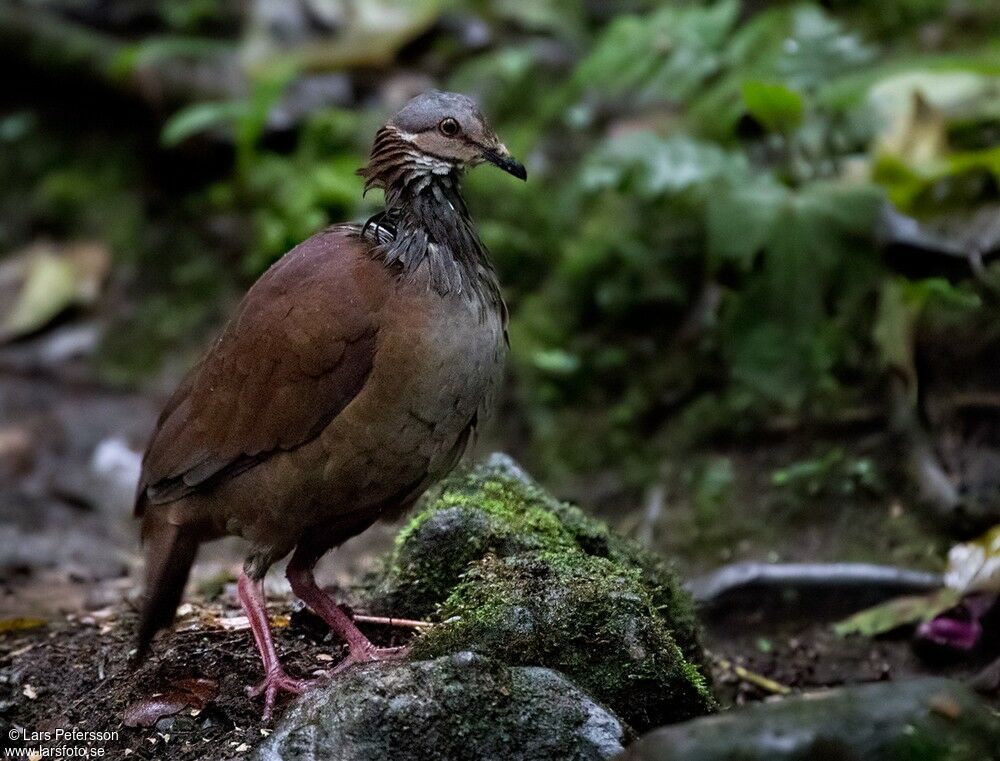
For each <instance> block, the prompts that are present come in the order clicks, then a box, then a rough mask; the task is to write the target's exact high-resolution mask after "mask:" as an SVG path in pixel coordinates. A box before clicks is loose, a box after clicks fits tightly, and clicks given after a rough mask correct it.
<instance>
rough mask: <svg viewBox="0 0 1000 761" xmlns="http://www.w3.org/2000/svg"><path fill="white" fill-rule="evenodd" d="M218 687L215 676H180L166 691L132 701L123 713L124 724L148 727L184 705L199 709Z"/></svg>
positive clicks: (176, 711)
mask: <svg viewBox="0 0 1000 761" xmlns="http://www.w3.org/2000/svg"><path fill="white" fill-rule="evenodd" d="M218 691H219V686H218V683H217V682H216V681H215V680H214V679H204V678H194V677H191V678H187V679H180V680H178V681H177V682H175V683H174V684H172V685H171V686H170V689H169V690H167V691H166V692H159V693H154V694H153V695H150V696H149V697H147V698H142V699H140V700H137V701H136V702H134V703H132V704H131V705H130V706H129V707H128V708H126V709H125V714H124V716H123V717H122V721H123V722H124V724H125V726H126V727H151V726H153V725H154V724H156V722H158V721H159V720H160V719H162V718H163V717H164V716H173V715H174V714H175V713H179V712H180V711H182V710H183V709H185V708H187V707H191V708H194V709H197V710H201V709H202V708H204V707H205V705H206V704H207V703H208V702H209V701H210V700H212V698H214V697H215V696H216V694H217V693H218Z"/></svg>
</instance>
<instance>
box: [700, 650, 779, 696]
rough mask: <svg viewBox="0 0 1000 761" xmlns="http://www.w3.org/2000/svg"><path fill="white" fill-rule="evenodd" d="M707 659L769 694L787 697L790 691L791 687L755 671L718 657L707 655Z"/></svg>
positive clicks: (713, 654) (712, 654)
mask: <svg viewBox="0 0 1000 761" xmlns="http://www.w3.org/2000/svg"><path fill="white" fill-rule="evenodd" d="M708 657H709V658H711V659H712V660H713V661H715V664H716V665H717V666H718V667H719V668H721V669H724V670H726V671H730V672H732V673H733V674H735V675H736V676H737V677H738V678H739V679H741V680H742V681H744V682H747V683H748V684H752V685H754V686H755V687H760V688H761V689H762V690H764V691H765V692H770V693H771V694H772V695H788V694H789V693H790V692H791V691H792V688H791V687H789V686H787V685H784V684H782V683H781V682H776V681H774V680H773V679H770V678H768V677H766V676H764V675H763V674H758V673H757V672H756V671H750V669H747V668H744V667H743V666H740V665H738V664H735V663H733V662H732V661H730V660H727V659H726V658H723V657H722V656H720V655H716V654H715V653H708Z"/></svg>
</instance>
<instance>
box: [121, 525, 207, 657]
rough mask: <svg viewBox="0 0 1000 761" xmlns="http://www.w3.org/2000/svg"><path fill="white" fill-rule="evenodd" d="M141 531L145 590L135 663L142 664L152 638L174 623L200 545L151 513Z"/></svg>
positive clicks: (181, 529)
mask: <svg viewBox="0 0 1000 761" xmlns="http://www.w3.org/2000/svg"><path fill="white" fill-rule="evenodd" d="M142 528H143V530H142V534H143V542H144V544H145V545H146V548H147V550H146V590H145V594H144V595H143V600H142V613H141V617H140V619H139V632H138V637H137V650H136V654H135V658H134V663H135V664H139V663H141V662H142V660H143V659H144V658H145V657H146V655H147V654H148V653H149V645H150V643H151V642H152V640H153V635H155V634H156V632H158V631H159V630H160V629H163V628H165V627H167V626H170V624H171V623H173V620H174V614H175V613H176V612H177V606H178V605H179V604H180V601H181V595H183V594H184V586H185V585H186V584H187V580H188V575H189V574H190V572H191V566H192V564H193V563H194V559H195V555H197V553H198V544H199V543H198V540H197V538H196V537H195V536H194V534H193V533H192V532H191V531H190V530H187V529H185V527H183V526H177V525H174V524H173V523H170V522H168V521H166V520H163V519H157V518H156V517H154V516H153V515H151V514H150V515H147V517H146V520H145V522H144V525H143V527H142Z"/></svg>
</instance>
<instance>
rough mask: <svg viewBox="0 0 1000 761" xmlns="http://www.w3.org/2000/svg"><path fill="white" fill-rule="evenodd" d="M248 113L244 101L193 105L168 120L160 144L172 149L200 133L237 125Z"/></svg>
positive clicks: (161, 134)
mask: <svg viewBox="0 0 1000 761" xmlns="http://www.w3.org/2000/svg"><path fill="white" fill-rule="evenodd" d="M247 111H248V106H247V104H246V103H245V102H243V101H222V102H214V103H193V104H192V105H190V106H186V107H184V108H182V109H180V110H179V111H177V112H176V113H175V114H174V115H173V116H171V117H170V118H169V119H168V120H167V123H166V124H164V125H163V130H162V131H161V132H160V142H161V143H163V145H165V146H166V147H168V148H171V147H173V146H175V145H178V144H180V143H182V142H184V141H185V140H187V139H188V138H189V137H191V136H192V135H196V134H198V133H199V132H204V131H206V130H209V129H212V128H214V127H220V126H223V125H231V124H235V123H236V122H237V121H238V120H239V119H241V118H243V117H244V116H245V115H246V113H247Z"/></svg>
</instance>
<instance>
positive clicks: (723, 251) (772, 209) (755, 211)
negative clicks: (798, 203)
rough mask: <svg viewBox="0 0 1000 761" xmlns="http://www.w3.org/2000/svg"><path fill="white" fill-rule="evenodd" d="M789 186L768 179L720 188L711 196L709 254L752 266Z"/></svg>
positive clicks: (766, 238) (775, 220)
mask: <svg viewBox="0 0 1000 761" xmlns="http://www.w3.org/2000/svg"><path fill="white" fill-rule="evenodd" d="M787 198H788V189H787V188H785V187H784V186H783V185H781V184H779V183H777V182H775V181H773V180H771V179H769V178H765V179H762V180H761V181H758V182H754V183H752V184H748V185H735V186H726V187H721V188H719V189H718V190H717V191H716V192H714V193H712V194H711V196H710V197H709V199H708V207H707V209H706V224H707V226H708V253H709V255H710V256H713V257H716V258H717V259H720V260H734V261H738V262H740V263H741V264H743V265H744V266H749V265H750V263H751V260H752V258H753V256H754V254H756V253H757V252H759V251H760V250H761V249H763V248H764V246H765V244H766V243H767V241H768V240H769V239H770V238H771V236H772V235H773V233H774V225H775V223H776V222H777V219H778V214H779V213H780V211H781V206H782V204H783V203H785V201H786V199H787Z"/></svg>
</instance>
